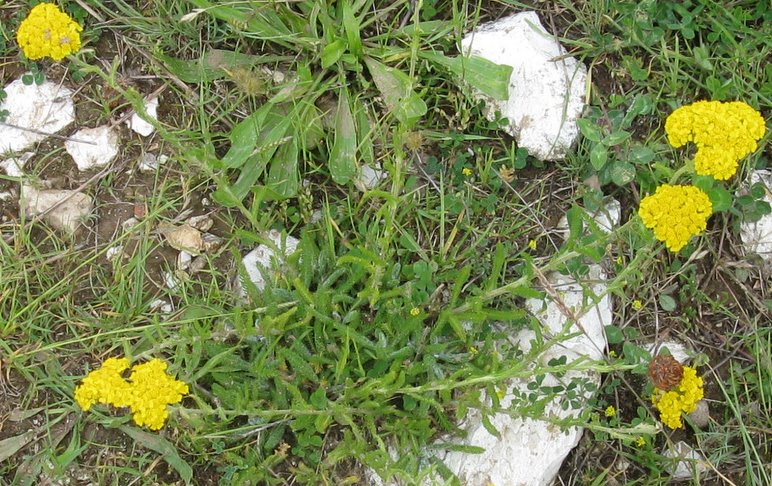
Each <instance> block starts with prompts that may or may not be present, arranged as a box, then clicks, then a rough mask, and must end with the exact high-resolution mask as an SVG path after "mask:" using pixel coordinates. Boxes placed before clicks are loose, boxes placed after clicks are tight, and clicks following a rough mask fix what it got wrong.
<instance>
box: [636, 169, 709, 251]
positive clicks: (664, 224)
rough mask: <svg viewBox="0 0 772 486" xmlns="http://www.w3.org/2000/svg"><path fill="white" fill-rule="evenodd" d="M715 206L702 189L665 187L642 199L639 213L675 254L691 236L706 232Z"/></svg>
mask: <svg viewBox="0 0 772 486" xmlns="http://www.w3.org/2000/svg"><path fill="white" fill-rule="evenodd" d="M712 213H713V204H712V203H711V201H710V198H709V197H708V195H707V194H705V192H704V191H703V190H702V189H699V188H697V187H692V186H678V185H674V186H671V185H669V184H663V185H661V186H659V187H658V188H657V190H656V191H655V192H654V194H652V195H649V196H646V197H645V198H643V200H641V205H640V208H639V209H638V214H639V215H640V216H641V219H642V220H643V224H644V225H645V226H646V227H647V228H649V229H651V230H653V231H654V236H655V237H656V238H657V239H658V240H659V241H662V242H664V243H665V246H667V248H668V249H669V250H670V251H672V252H678V251H680V250H681V248H683V247H684V246H686V243H688V242H689V239H690V238H691V237H692V236H695V235H698V234H700V233H701V232H703V231H705V228H706V227H707V221H708V218H710V216H711V214H712Z"/></svg>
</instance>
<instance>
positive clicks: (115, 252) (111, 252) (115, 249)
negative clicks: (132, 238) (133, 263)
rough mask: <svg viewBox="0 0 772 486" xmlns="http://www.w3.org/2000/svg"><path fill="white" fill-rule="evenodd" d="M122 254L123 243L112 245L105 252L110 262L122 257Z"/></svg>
mask: <svg viewBox="0 0 772 486" xmlns="http://www.w3.org/2000/svg"><path fill="white" fill-rule="evenodd" d="M121 255H123V245H115V246H111V247H110V248H108V249H107V251H106V252H105V257H106V258H107V260H108V261H110V262H112V261H114V260H116V259H120V257H121Z"/></svg>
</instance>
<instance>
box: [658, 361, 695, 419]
mask: <svg viewBox="0 0 772 486" xmlns="http://www.w3.org/2000/svg"><path fill="white" fill-rule="evenodd" d="M703 396H704V393H703V391H702V378H700V377H698V376H697V370H696V369H694V368H691V367H689V366H684V376H683V378H681V383H680V384H679V385H678V387H677V388H675V389H673V390H670V391H668V392H665V391H663V390H660V389H655V390H654V394H653V395H652V396H651V402H652V403H653V404H654V406H655V407H657V410H659V418H660V420H661V421H662V423H663V424H665V425H667V426H668V427H670V428H671V429H680V428H681V427H683V422H681V413H692V412H694V409H695V408H696V407H697V402H699V401H700V400H702V397H703Z"/></svg>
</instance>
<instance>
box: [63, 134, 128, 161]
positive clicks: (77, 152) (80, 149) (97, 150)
mask: <svg viewBox="0 0 772 486" xmlns="http://www.w3.org/2000/svg"><path fill="white" fill-rule="evenodd" d="M64 148H65V149H66V150H67V153H68V154H70V156H71V157H72V159H73V160H74V161H75V164H76V165H77V166H78V170H80V171H86V170H91V169H95V168H99V167H104V166H106V165H107V164H109V163H110V161H111V160H113V159H114V158H115V156H116V155H118V134H117V133H115V131H113V130H112V129H111V128H110V127H109V126H107V125H105V126H101V127H96V128H84V129H82V130H78V131H77V132H75V134H74V135H73V136H72V137H71V139H70V140H67V141H66V142H64Z"/></svg>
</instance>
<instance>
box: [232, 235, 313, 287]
mask: <svg viewBox="0 0 772 486" xmlns="http://www.w3.org/2000/svg"><path fill="white" fill-rule="evenodd" d="M267 237H268V239H269V240H271V242H272V243H273V244H274V245H276V246H277V247H278V248H279V250H280V251H281V254H280V255H276V254H275V253H274V251H273V249H272V248H270V247H269V246H267V245H258V246H257V248H255V249H254V250H252V251H251V252H249V253H247V254H246V255H244V257H243V258H242V260H241V263H242V264H243V265H244V270H246V273H247V275H246V276H247V277H248V278H249V280H250V281H251V282H252V283H253V284H254V285H255V287H257V290H259V291H262V290H263V289H264V288H265V282H266V279H267V278H270V276H269V274H270V272H271V271H272V270H276V269H280V268H281V264H282V261H283V260H284V258H286V257H288V256H289V255H291V254H293V253H294V252H295V250H297V247H298V243H300V241H299V240H298V239H297V238H293V237H292V236H289V235H288V236H287V237H286V239H285V240H284V241H282V240H283V239H282V235H281V233H279V232H278V231H276V230H271V231H269V232H268V235H267ZM235 286H236V290H237V292H238V294H239V296H241V297H246V295H247V291H246V289H245V288H244V286H243V284H242V282H241V278H237V279H236V285H235Z"/></svg>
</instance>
